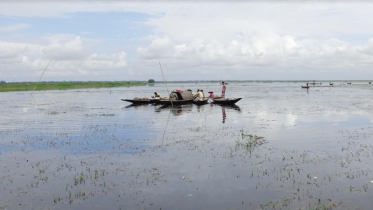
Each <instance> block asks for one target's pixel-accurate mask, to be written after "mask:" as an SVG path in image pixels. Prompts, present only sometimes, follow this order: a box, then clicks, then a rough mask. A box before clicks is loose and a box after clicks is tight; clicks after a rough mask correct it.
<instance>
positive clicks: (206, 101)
mask: <svg viewBox="0 0 373 210" xmlns="http://www.w3.org/2000/svg"><path fill="white" fill-rule="evenodd" d="M208 101H209V98H204V99H203V100H193V104H195V105H204V104H207V103H208Z"/></svg>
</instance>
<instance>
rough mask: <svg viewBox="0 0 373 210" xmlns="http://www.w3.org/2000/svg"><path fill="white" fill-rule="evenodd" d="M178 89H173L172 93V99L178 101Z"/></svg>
mask: <svg viewBox="0 0 373 210" xmlns="http://www.w3.org/2000/svg"><path fill="white" fill-rule="evenodd" d="M176 92H177V91H176V90H173V91H172V93H171V94H170V100H171V101H177V100H179V97H177V94H176Z"/></svg>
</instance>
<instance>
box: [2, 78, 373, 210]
mask: <svg viewBox="0 0 373 210" xmlns="http://www.w3.org/2000/svg"><path fill="white" fill-rule="evenodd" d="M335 84H336V83H335ZM300 85H304V84H301V83H294V82H292V83H291V82H288V83H287V82H273V83H261V82H256V83H255V82H251V83H248V82H246V83H245V82H231V83H229V84H228V85H227V93H226V97H228V98H229V97H242V98H243V99H242V100H241V101H239V102H237V104H236V106H219V105H213V104H207V105H203V106H196V105H192V104H191V105H183V106H181V107H162V106H154V105H140V106H131V105H130V104H129V103H127V102H123V101H121V100H120V99H121V98H128V99H132V98H134V97H150V96H151V95H152V94H153V93H154V92H155V91H157V92H159V93H161V95H163V96H165V95H167V91H166V87H165V86H164V85H163V84H156V85H155V86H145V87H129V88H110V89H80V90H67V91H40V92H11V93H0V107H1V110H0V112H1V114H0V116H1V121H0V124H1V126H0V166H1V168H0V170H1V172H0V189H1V191H0V209H88V208H89V209H104V208H105V209H157V210H159V209H162V210H165V209H370V208H371V206H372V204H373V201H372V199H371V198H372V194H373V171H372V170H373V168H372V162H371V161H372V160H373V142H372V135H373V124H372V122H373V112H372V110H373V85H372V86H371V85H368V84H367V83H361V84H352V85H340V84H338V85H335V86H334V87H329V86H318V87H311V88H310V89H309V90H306V89H301V88H300ZM188 88H190V89H193V90H194V91H195V90H196V89H197V88H199V89H203V90H204V91H205V92H208V91H214V92H215V94H216V95H219V90H220V86H219V84H215V83H199V84H194V83H172V84H168V89H169V90H172V89H188Z"/></svg>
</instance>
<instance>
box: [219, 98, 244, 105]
mask: <svg viewBox="0 0 373 210" xmlns="http://www.w3.org/2000/svg"><path fill="white" fill-rule="evenodd" d="M241 99H242V98H213V99H212V100H213V101H214V102H213V103H214V104H235V103H236V102H237V101H239V100H241Z"/></svg>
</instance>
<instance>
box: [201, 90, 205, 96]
mask: <svg viewBox="0 0 373 210" xmlns="http://www.w3.org/2000/svg"><path fill="white" fill-rule="evenodd" d="M200 91H201V93H202V97H203V98H205V93H204V92H203V90H200Z"/></svg>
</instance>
